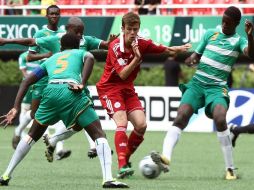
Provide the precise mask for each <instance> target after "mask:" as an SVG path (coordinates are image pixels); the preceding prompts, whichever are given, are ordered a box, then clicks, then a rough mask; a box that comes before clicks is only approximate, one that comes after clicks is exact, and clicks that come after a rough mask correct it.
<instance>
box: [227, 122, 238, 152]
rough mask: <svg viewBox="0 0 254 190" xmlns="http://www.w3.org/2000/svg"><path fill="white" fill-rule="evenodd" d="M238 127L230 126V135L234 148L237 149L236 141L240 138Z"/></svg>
mask: <svg viewBox="0 0 254 190" xmlns="http://www.w3.org/2000/svg"><path fill="white" fill-rule="evenodd" d="M236 127H237V125H234V124H232V125H230V126H229V130H230V133H231V141H232V146H233V147H235V144H236V140H237V138H238V137H239V133H237V132H236Z"/></svg>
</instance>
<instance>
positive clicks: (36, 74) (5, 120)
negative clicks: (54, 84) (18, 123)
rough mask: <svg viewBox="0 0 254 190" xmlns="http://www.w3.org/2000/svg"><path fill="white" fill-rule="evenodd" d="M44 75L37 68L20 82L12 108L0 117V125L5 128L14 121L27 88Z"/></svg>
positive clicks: (42, 71) (43, 72)
mask: <svg viewBox="0 0 254 190" xmlns="http://www.w3.org/2000/svg"><path fill="white" fill-rule="evenodd" d="M45 74H46V73H45V71H44V70H42V69H41V68H40V67H38V68H36V69H35V70H34V71H33V72H32V73H31V74H29V75H28V76H27V77H26V79H25V80H23V81H22V83H21V85H20V87H19V90H18V93H17V96H16V99H15V102H14V106H13V108H12V109H11V110H10V111H9V112H8V113H7V114H6V115H3V116H1V117H0V119H1V123H0V125H2V124H4V127H6V126H7V125H9V124H11V123H12V121H13V120H14V119H15V117H16V116H17V114H18V112H19V111H20V106H21V103H22V100H23V98H24V96H25V94H26V93H27V90H28V88H29V86H30V85H31V84H34V83H35V82H37V81H38V80H40V79H41V78H42V77H43V76H45Z"/></svg>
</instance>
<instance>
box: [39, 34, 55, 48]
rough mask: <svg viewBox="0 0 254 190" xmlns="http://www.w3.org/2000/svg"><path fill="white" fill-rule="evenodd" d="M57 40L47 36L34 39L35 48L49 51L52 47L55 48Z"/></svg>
mask: <svg viewBox="0 0 254 190" xmlns="http://www.w3.org/2000/svg"><path fill="white" fill-rule="evenodd" d="M57 40H58V37H57V36H47V37H42V38H36V39H35V42H36V45H37V46H39V47H43V48H45V49H48V50H50V49H51V48H52V47H54V46H55V43H56V41H57Z"/></svg>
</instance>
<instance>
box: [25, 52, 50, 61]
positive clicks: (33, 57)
mask: <svg viewBox="0 0 254 190" xmlns="http://www.w3.org/2000/svg"><path fill="white" fill-rule="evenodd" d="M51 56H52V52H48V53H42V54H39V53H35V52H31V51H29V53H28V55H27V61H28V62H30V61H37V60H41V59H44V58H49V57H51Z"/></svg>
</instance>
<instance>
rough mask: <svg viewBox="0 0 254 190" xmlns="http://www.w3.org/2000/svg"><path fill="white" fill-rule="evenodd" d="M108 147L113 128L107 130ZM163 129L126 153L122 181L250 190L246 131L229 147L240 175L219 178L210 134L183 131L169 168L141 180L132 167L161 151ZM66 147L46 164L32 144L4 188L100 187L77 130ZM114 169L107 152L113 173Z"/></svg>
mask: <svg viewBox="0 0 254 190" xmlns="http://www.w3.org/2000/svg"><path fill="white" fill-rule="evenodd" d="M12 134H13V128H12V127H9V128H7V129H6V130H4V129H0V173H3V172H4V170H5V169H6V167H7V164H8V162H9V160H10V158H11V156H12V153H13V149H12V147H11V138H12ZM107 136H108V139H109V143H110V145H111V147H112V148H113V147H114V146H113V142H114V140H113V132H112V131H107ZM164 136H165V132H147V133H146V136H145V140H144V143H143V144H142V146H141V147H140V148H139V149H138V150H137V152H136V153H135V154H134V156H133V157H132V158H131V161H132V164H133V168H134V169H135V174H134V176H133V177H132V178H131V179H125V180H123V181H124V182H126V183H128V184H129V185H130V186H131V189H137V190H157V189H167V190H210V189H211V190H222V189H223V190H232V189H237V190H238V189H244V190H252V189H253V187H254V180H253V178H254V167H253V163H254V161H253V158H254V154H253V152H254V151H253V149H254V148H253V143H254V138H253V136H251V135H242V136H241V137H240V139H239V141H238V142H237V147H236V148H235V149H234V156H235V164H236V166H237V167H238V168H239V170H238V171H237V172H238V174H239V175H240V177H241V179H239V180H236V181H225V180H224V179H223V176H224V162H223V158H222V153H221V150H220V147H219V143H218V140H217V137H216V134H215V133H213V134H211V133H209V134H207V133H183V135H182V136H181V139H180V141H179V143H178V145H177V147H176V149H175V151H174V156H173V160H172V165H171V171H170V172H169V173H167V174H161V175H160V176H159V178H157V179H153V180H149V179H145V178H144V177H143V176H142V175H141V174H140V172H139V170H138V163H139V161H140V160H141V159H142V158H143V157H144V156H146V155H147V154H148V153H149V152H150V151H151V150H158V151H161V150H162V142H163V139H164ZM65 148H69V149H71V150H72V155H71V157H69V158H67V159H65V160H62V161H54V162H53V163H48V162H47V161H46V159H45V157H44V149H45V147H44V144H43V143H42V140H40V141H39V142H38V143H36V144H35V145H34V146H33V148H32V150H31V151H30V153H29V154H28V155H27V157H26V158H25V159H24V160H23V161H22V162H21V164H20V165H18V167H17V168H16V170H15V171H14V173H13V176H12V177H13V178H12V180H11V181H10V186H9V187H0V189H6V190H7V189H8V190H25V189H26V190H35V189H36V190H42V189H45V190H46V189H47V190H58V189H59V190H60V189H61V190H79V189H80V190H81V189H82V190H86V189H87V190H95V189H102V188H101V182H102V180H101V169H100V164H99V160H98V158H96V159H92V160H90V159H88V158H87V156H86V153H87V150H88V143H87V140H86V139H85V136H84V135H83V133H82V132H80V133H79V134H76V135H74V136H73V137H72V138H70V139H69V140H67V141H66V142H65ZM116 172H117V161H116V155H115V154H114V155H113V174H114V175H115V174H116Z"/></svg>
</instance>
